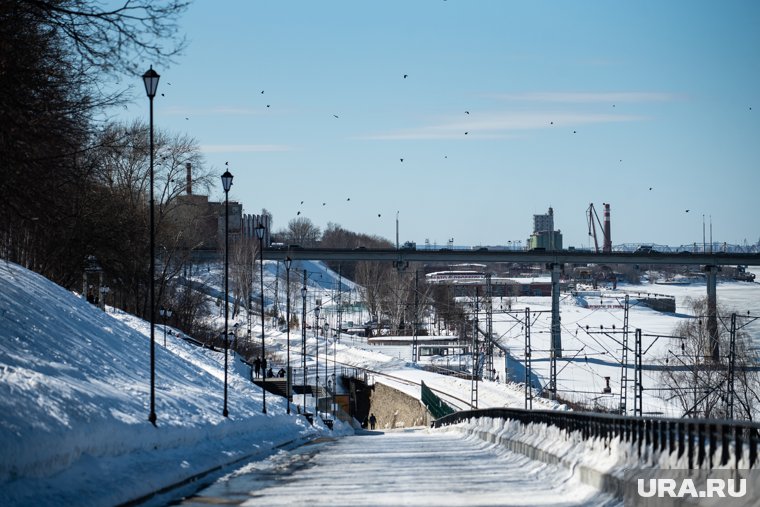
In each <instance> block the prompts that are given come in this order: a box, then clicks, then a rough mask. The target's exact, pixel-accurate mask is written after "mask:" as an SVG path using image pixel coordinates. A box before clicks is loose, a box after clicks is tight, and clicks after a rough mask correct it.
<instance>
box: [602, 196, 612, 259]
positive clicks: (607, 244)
mask: <svg viewBox="0 0 760 507" xmlns="http://www.w3.org/2000/svg"><path fill="white" fill-rule="evenodd" d="M602 252H604V253H610V252H612V232H611V230H610V205H609V203H604V244H603V246H602Z"/></svg>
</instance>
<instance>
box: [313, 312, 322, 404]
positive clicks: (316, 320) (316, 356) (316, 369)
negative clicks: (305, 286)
mask: <svg viewBox="0 0 760 507" xmlns="http://www.w3.org/2000/svg"><path fill="white" fill-rule="evenodd" d="M320 311H321V308H320V307H316V308H314V332H315V335H314V373H315V375H316V379H315V380H314V417H316V416H317V414H318V413H319V313H320Z"/></svg>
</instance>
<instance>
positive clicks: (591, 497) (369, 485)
mask: <svg viewBox="0 0 760 507" xmlns="http://www.w3.org/2000/svg"><path fill="white" fill-rule="evenodd" d="M209 504H211V505H220V504H224V505H246V506H249V505H250V506H256V505H267V506H272V505H325V506H339V505H346V506H366V505H418V506H433V505H435V506H445V505H457V506H462V505H467V506H486V505H500V506H510V505H552V506H571V505H573V506H575V505H585V506H613V505H614V506H617V505H622V500H616V499H613V498H612V497H610V496H609V495H606V494H602V493H600V492H599V491H597V490H595V489H593V488H592V487H590V486H586V485H584V484H582V483H580V482H579V481H578V480H577V479H575V478H574V477H571V476H570V472H569V471H568V470H567V469H565V468H561V467H556V466H553V465H547V464H544V463H541V462H537V461H533V460H530V459H529V458H527V457H525V456H523V455H521V454H516V453H513V452H510V451H507V450H505V449H503V448H499V447H495V446H493V445H492V444H488V443H486V442H484V441H482V440H480V439H477V438H475V437H465V436H463V435H462V434H460V433H458V432H456V431H452V430H446V429H442V430H428V429H414V430H394V431H388V432H382V431H366V432H361V433H359V434H357V435H355V436H349V437H344V438H340V439H335V440H323V441H320V442H314V443H311V444H309V445H305V446H303V447H300V448H298V449H294V450H292V451H281V452H279V453H278V454H276V455H273V456H271V457H270V458H269V459H266V460H264V461H259V462H254V463H249V464H247V465H245V466H243V467H242V468H241V469H239V470H236V471H235V472H233V473H230V474H228V475H227V476H225V477H224V478H222V479H220V480H219V481H217V482H216V483H215V484H213V485H211V486H209V487H208V488H206V489H205V490H202V491H200V492H198V493H197V494H196V495H195V496H194V497H191V498H189V499H187V500H185V501H184V502H183V503H182V504H181V505H185V506H201V505H203V506H207V505H209Z"/></svg>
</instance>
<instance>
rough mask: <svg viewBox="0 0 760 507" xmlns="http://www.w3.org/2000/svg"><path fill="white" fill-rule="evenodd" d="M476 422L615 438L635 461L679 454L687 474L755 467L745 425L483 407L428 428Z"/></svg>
mask: <svg viewBox="0 0 760 507" xmlns="http://www.w3.org/2000/svg"><path fill="white" fill-rule="evenodd" d="M480 417H491V418H495V419H511V420H516V421H519V422H520V423H521V424H523V425H528V424H546V425H549V426H554V427H557V428H559V429H560V430H562V431H565V432H567V434H570V433H576V434H578V435H579V436H580V437H581V438H582V439H584V440H588V439H592V438H597V439H602V440H605V441H607V442H609V441H611V440H613V439H615V438H619V439H620V440H621V441H623V442H627V443H630V444H631V445H632V446H634V447H635V448H636V449H637V452H638V455H639V456H641V455H642V452H645V450H646V449H649V450H650V452H653V453H655V454H656V455H666V454H668V455H674V453H676V454H675V456H676V457H677V458H678V459H681V458H682V457H683V456H684V455H685V456H686V458H687V462H688V467H689V468H690V469H691V468H709V469H712V468H717V467H726V466H727V467H729V468H738V467H739V462H740V461H742V459H743V458H745V457H746V458H747V462H748V464H749V468H752V469H755V468H760V463H758V442H759V441H760V424H758V423H754V422H747V421H725V420H717V419H671V418H659V417H651V418H649V417H629V416H621V415H613V414H598V413H589V412H557V411H541V410H539V411H528V410H522V409H518V408H489V409H481V410H463V411H460V412H455V413H453V414H450V415H446V416H443V417H440V418H439V419H436V420H435V421H434V422H433V424H432V425H433V427H441V426H445V425H449V424H456V423H459V422H464V421H468V420H469V419H472V418H480ZM718 451H720V452H718Z"/></svg>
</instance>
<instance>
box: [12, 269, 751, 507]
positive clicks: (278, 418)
mask: <svg viewBox="0 0 760 507" xmlns="http://www.w3.org/2000/svg"><path fill="white" fill-rule="evenodd" d="M266 268H267V269H266V272H267V276H268V277H269V278H270V280H271V278H272V277H273V276H274V275H275V273H276V267H275V266H274V265H273V263H266ZM309 268H310V269H311V272H312V273H314V274H315V275H317V276H310V278H309V280H310V282H311V283H310V287H309V292H310V293H311V295H312V296H314V294H320V291H322V292H321V294H323V295H324V296H325V297H324V299H325V300H330V299H331V298H330V297H329V296H330V294H331V292H330V291H334V290H335V287H336V283H335V282H336V281H337V280H336V279H335V277H334V274H330V273H331V272H330V271H329V270H327V269H326V268H325V267H324V265H323V264H321V263H311V264H310V265H309ZM202 273H203V270H201V274H202ZM320 273H323V275H322V276H319V274H320ZM195 276H198V274H196V275H195ZM293 276H294V273H291V279H293ZM200 278H203V280H202V281H203V283H204V284H207V286H208V287H209V288H210V289H213V288H214V286H218V285H217V283H218V269H217V267H213V269H212V267H209V268H208V269H207V270H206V276H205V277H200V276H199V277H198V279H199V280H200ZM215 279H217V280H216V281H214V280H215ZM319 280H322V281H323V283H320V282H318V281H319ZM343 281H344V283H345V284H346V285H345V287H347V288H351V289H355V287H353V285H351V284H349V283H348V282H347V281H345V279H344V280H343ZM270 285H272V284H269V283H267V286H270ZM0 286H2V287H3V290H2V291H1V292H0V332H1V333H2V340H1V341H0V378H1V379H2V381H0V390H1V393H0V394H1V396H0V410H1V412H0V413H1V414H2V415H0V504H1V505H29V504H34V505H65V504H80V503H82V499H87V501H86V503H88V504H90V505H113V504H118V503H122V502H126V501H129V500H133V499H135V498H139V497H142V496H143V495H148V494H150V493H151V492H153V491H155V490H157V489H161V488H164V487H167V486H170V485H173V484H177V483H179V482H182V481H184V480H186V479H187V478H189V477H193V476H195V475H197V474H202V473H204V472H206V471H209V470H213V469H216V468H218V467H225V466H227V465H229V464H231V463H234V462H240V463H243V462H246V460H250V459H255V460H259V461H260V460H261V459H264V458H266V457H267V456H277V455H279V454H280V453H282V452H283V450H287V449H291V448H294V447H296V446H298V445H299V444H302V443H305V442H309V441H313V440H315V439H317V438H319V437H323V436H331V437H332V436H340V435H350V434H353V430H352V429H351V428H350V427H349V426H348V425H347V424H342V423H341V422H340V421H336V422H335V424H336V426H335V431H330V430H328V429H327V428H326V427H325V426H324V425H322V424H319V423H318V424H317V425H315V426H311V425H310V424H309V423H308V422H307V421H306V419H305V418H303V417H300V416H298V415H296V414H291V415H287V414H286V404H285V400H283V399H281V398H279V397H276V396H271V395H270V396H268V397H267V414H266V415H264V414H262V399H261V389H260V388H257V387H256V386H254V385H253V384H251V382H250V381H249V375H250V373H249V369H248V367H247V366H246V365H245V364H244V363H242V362H241V361H240V360H239V358H237V357H235V356H234V355H233V354H231V355H230V357H229V361H230V369H229V378H228V381H229V390H228V408H229V418H225V417H223V416H222V414H221V412H222V406H223V389H224V387H223V382H224V370H223V364H224V354H223V353H222V352H220V351H212V350H209V349H203V348H198V347H196V346H194V345H191V344H190V343H188V342H186V341H185V340H183V339H182V336H181V333H179V332H178V331H176V330H173V329H169V333H168V334H167V337H166V347H164V345H163V327H162V326H160V325H157V326H156V348H155V351H156V369H155V371H156V413H157V416H158V424H157V426H156V427H153V426H152V425H151V424H149V423H148V421H147V419H148V413H149V394H150V393H149V387H150V383H149V379H150V371H149V365H150V339H149V325H148V324H147V323H146V322H144V321H142V320H140V319H137V318H135V317H133V316H131V315H128V314H125V313H123V312H120V311H115V310H113V309H111V308H109V309H108V311H107V312H103V311H101V310H100V309H98V308H96V307H94V306H92V305H90V304H89V303H87V302H86V301H84V300H83V299H81V298H79V297H78V296H77V295H76V294H72V293H71V292H69V291H66V290H64V289H62V288H61V287H58V286H56V285H54V284H52V283H51V282H49V281H48V280H46V279H44V278H42V277H41V276H39V275H37V274H35V273H32V272H30V271H28V270H26V269H23V268H21V267H19V266H17V265H14V264H11V263H7V262H1V263H0ZM647 287H650V288H652V287H654V286H647ZM619 288H622V289H626V290H628V291H629V292H630V291H635V290H637V289H638V290H641V289H642V287H641V286H634V287H619ZM217 290H218V289H217ZM270 292H271V291H270ZM656 292H658V293H669V294H673V295H675V296H676V301H677V312H676V314H662V313H659V312H655V311H653V310H650V309H647V308H644V307H640V306H634V307H632V309H631V315H630V321H631V329H634V328H637V327H638V328H641V329H643V330H645V332H646V333H647V334H649V335H653V336H654V335H657V334H658V333H659V334H662V335H664V334H668V333H670V332H671V331H672V329H673V327H674V326H675V324H676V323H677V322H678V321H679V319H682V318H685V317H684V314H685V313H686V306H685V304H686V298H687V297H702V296H703V295H704V294H705V292H706V290H705V287H704V284H702V285H701V286H700V285H699V284H696V285H689V286H675V285H673V286H659V285H658V286H656ZM759 295H760V284H751V283H721V284H719V286H718V300H719V303H720V304H726V305H727V306H729V307H733V308H736V309H737V310H739V311H740V312H745V311H747V310H750V311H751V312H752V313H753V314H758V313H760V311H758V306H760V298H759V297H758V296H759ZM269 296H272V297H271V298H268V299H270V301H273V300H274V297H273V296H274V293H273V292H271V293H270V294H269ZM589 297H592V296H589ZM605 297H608V296H605ZM616 297H618V296H616ZM298 300H300V298H295V301H296V302H297V301H298ZM495 307H496V308H498V304H497V303H496V302H495ZM511 307H512V309H513V310H522V309H524V308H526V307H530V308H531V310H532V311H534V310H548V309H550V307H551V301H550V298H517V299H515V300H513V301H512V305H511ZM296 308H298V309H296ZM293 311H294V312H296V311H298V314H299V316H300V307H294V309H293ZM622 312H623V311H622V309H620V308H583V307H581V306H579V305H578V304H577V303H576V302H575V301H574V300H573V299H572V298H563V300H562V303H561V313H562V326H563V335H562V336H563V347H564V348H565V350H566V357H570V356H572V355H573V354H575V353H576V352H575V351H579V350H583V351H584V352H583V354H587V355H588V356H589V362H588V363H586V361H585V360H581V359H580V358H581V357H583V356H582V355H581V356H578V357H577V358H576V359H575V360H574V361H571V362H561V363H560V368H561V370H560V374H559V387H560V389H561V390H562V389H577V390H582V391H589V392H600V391H601V388H602V385H603V377H604V376H610V377H611V385H612V388H613V393H616V392H617V390H618V388H619V374H620V367H619V365H618V364H616V363H615V360H614V358H613V357H612V356H614V355H615V354H616V352H615V345H614V343H613V342H610V341H609V340H608V339H607V338H605V337H604V336H603V335H600V336H597V340H598V341H597V340H593V339H591V337H590V336H589V335H588V333H585V331H584V330H585V325H586V324H588V325H589V326H590V327H597V328H598V327H599V326H600V325H604V327H605V328H611V326H612V324H616V325H617V326H621V325H622V314H623V313H622ZM548 315H549V314H548V313H545V314H539V316H538V318H537V320H536V322H535V323H534V324H533V326H534V327H533V331H532V337H533V349H534V356H533V357H534V360H535V361H534V365H533V366H534V371H535V372H536V374H537V376H538V378H539V380H541V381H542V382H544V383H545V381H546V379H547V378H548V368H549V364H548V360H547V358H548V352H547V351H548V339H549V333H548V329H549V323H548V318H549V317H548ZM361 317H362V315H358V314H357V315H350V314H345V315H344V316H343V318H344V320H351V319H354V320H355V321H361ZM310 318H311V317H310ZM330 318H334V315H332V316H331V317H330ZM238 319H240V320H239V322H240V323H241V324H243V323H244V319H245V316H244V315H239V316H238ZM231 324H232V323H231ZM750 329H752V328H750ZM494 331H495V333H496V335H497V336H498V337H499V341H500V343H501V344H502V345H503V346H505V347H506V348H508V349H509V350H510V354H511V356H512V359H513V360H514V361H519V360H521V359H522V347H523V335H522V333H521V331H520V324H519V321H518V320H516V319H515V318H514V317H512V316H510V315H507V314H502V315H499V313H498V312H495V313H494ZM576 331H577V334H576ZM266 333H267V334H266V337H267V350H271V351H274V352H275V353H279V354H280V356H281V357H284V349H285V343H286V342H285V334H284V333H282V332H281V331H279V330H276V329H273V328H267V331H266ZM753 333H754V331H753ZM753 336H754V339H755V340H757V333H754V335H753ZM291 338H292V341H291V357H292V358H293V362H294V363H296V364H297V365H299V366H300V359H301V347H300V344H301V336H300V332H298V331H296V332H295V333H291ZM652 342H654V343H652ZM316 344H317V342H316V340H315V338H314V336H313V330H310V331H309V332H308V333H307V341H306V346H307V353H308V354H312V355H313V354H314V352H315V349H316ZM650 344H651V345H652V348H651V350H650V351H649V352H648V355H647V356H646V357H645V362H656V359H657V358H658V357H661V355H662V354H663V353H664V352H663V351H665V352H666V351H667V345H666V342H665V340H656V339H655V338H654V337H652V338H647V341H646V342H645V344H644V347H645V348H646V347H648V346H649V345H650ZM333 347H334V349H333ZM333 352H334V354H335V360H336V361H337V363H338V365H339V366H343V365H347V366H354V367H358V368H364V369H367V370H371V371H372V372H374V374H373V376H374V381H375V382H382V383H385V384H388V385H389V386H391V387H395V388H397V389H400V390H402V391H404V392H406V393H408V394H409V395H410V396H414V397H417V398H419V395H420V393H419V383H420V382H422V381H424V382H425V383H426V384H427V385H428V386H429V387H431V388H433V389H435V390H438V391H439V394H440V392H443V393H447V394H446V395H444V396H443V398H444V399H446V401H447V402H449V403H451V404H452V405H453V406H455V407H457V408H469V402H470V389H471V382H470V381H469V380H463V379H458V378H455V377H448V376H442V375H438V374H435V373H432V372H429V371H425V370H423V369H422V368H421V366H422V365H423V364H413V363H412V361H411V357H410V352H411V347H410V346H408V345H406V346H405V345H394V346H379V345H373V344H370V343H368V342H367V340H366V339H363V338H358V337H350V336H345V335H344V336H343V337H342V338H341V340H340V343H337V344H335V345H333V343H332V342H330V344H329V349H328V354H327V360H328V361H327V363H326V364H327V365H328V370H329V371H330V372H331V371H332V368H333V357H332V353H333ZM592 354H595V355H592ZM319 355H320V367H324V365H325V363H324V361H325V355H324V340H321V343H320V349H319ZM605 356H607V357H605ZM446 360H447V358H441V357H438V358H436V357H432V358H425V359H424V360H422V361H421V363H425V362H438V363H439V364H440V362H441V361H446ZM457 360H458V359H457ZM308 362H309V365H310V367H311V366H312V365H313V364H314V363H313V359H312V358H309V361H308ZM505 362H506V361H504V358H497V357H495V358H494V364H495V368H497V371H498V372H499V373H500V378H501V379H502V380H503V379H504V378H506V374H507V373H508V372H507V371H505V364H504V363H505ZM512 364H513V365H514V364H515V363H514V362H513V363H512ZM518 380H521V379H518ZM644 382H645V386H652V385H655V383H656V382H657V377H656V372H652V371H645V380H644ZM523 395H524V390H523V387H522V386H520V385H518V384H513V383H504V382H501V383H497V382H491V381H484V382H480V383H479V388H478V406H479V407H480V408H486V407H501V406H510V407H522V406H523V405H524V400H523ZM600 400H601V402H608V403H610V404H613V405H614V404H616V403H617V398H616V396H615V395H613V396H609V395H607V396H602V397H601V398H600ZM629 404H632V403H631V402H630V401H629ZM644 406H645V412H646V411H653V412H663V413H667V414H676V410H675V408H674V407H672V406H670V405H669V404H668V403H666V402H665V401H663V400H662V399H660V398H659V397H657V396H656V395H654V394H652V393H647V392H645V399H644ZM533 407H534V408H549V409H564V408H565V407H564V406H563V405H560V404H558V403H556V402H551V401H548V400H545V399H541V398H536V399H535V400H534V403H533ZM676 415H679V414H676ZM484 424H485V423H484ZM544 438H545V437H544ZM510 459H517V458H510ZM594 459H600V458H598V457H596V458H594ZM222 469H223V468H222ZM431 498H436V496H435V495H433V496H432V497H431ZM438 498H439V499H440V497H438ZM431 501H432V500H431ZM548 503H551V502H548Z"/></svg>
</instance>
